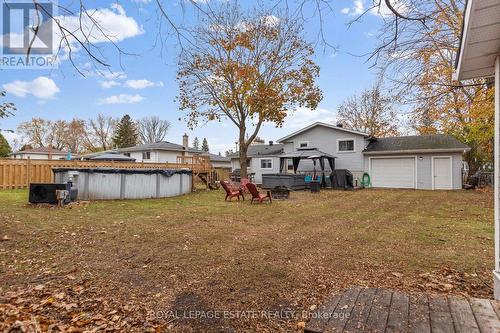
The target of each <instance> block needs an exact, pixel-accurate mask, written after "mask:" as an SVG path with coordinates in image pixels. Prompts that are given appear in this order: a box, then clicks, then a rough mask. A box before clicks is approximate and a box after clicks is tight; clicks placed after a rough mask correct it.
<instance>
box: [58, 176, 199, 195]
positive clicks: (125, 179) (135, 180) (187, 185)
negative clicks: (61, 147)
mask: <svg viewBox="0 0 500 333" xmlns="http://www.w3.org/2000/svg"><path fill="white" fill-rule="evenodd" d="M52 171H53V172H54V181H55V183H66V182H68V181H72V182H73V186H74V187H76V188H77V189H78V200H112V199H150V198H166V197H174V196H178V195H182V194H187V193H190V192H191V186H192V172H191V170H188V169H178V170H170V169H114V168H95V169H72V168H55V169H52Z"/></svg>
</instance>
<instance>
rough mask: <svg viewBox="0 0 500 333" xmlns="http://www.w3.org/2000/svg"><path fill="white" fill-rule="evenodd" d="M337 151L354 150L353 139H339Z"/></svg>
mask: <svg viewBox="0 0 500 333" xmlns="http://www.w3.org/2000/svg"><path fill="white" fill-rule="evenodd" d="M338 142H339V146H338V151H339V152H352V151H354V140H339V141H338Z"/></svg>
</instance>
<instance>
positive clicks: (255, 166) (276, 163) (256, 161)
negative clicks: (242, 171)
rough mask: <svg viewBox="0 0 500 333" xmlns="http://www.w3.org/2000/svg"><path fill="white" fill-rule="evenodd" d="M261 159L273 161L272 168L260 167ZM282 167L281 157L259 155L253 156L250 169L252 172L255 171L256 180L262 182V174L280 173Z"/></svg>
mask: <svg viewBox="0 0 500 333" xmlns="http://www.w3.org/2000/svg"><path fill="white" fill-rule="evenodd" d="M261 159H270V160H271V161H272V168H271V169H261V168H260V160H261ZM279 169H280V159H279V157H275V156H259V157H252V158H251V159H250V170H251V172H252V173H255V175H254V181H255V183H257V184H262V175H263V174H268V173H270V174H273V173H279Z"/></svg>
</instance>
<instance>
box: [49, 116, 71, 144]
mask: <svg viewBox="0 0 500 333" xmlns="http://www.w3.org/2000/svg"><path fill="white" fill-rule="evenodd" d="M68 125H69V124H68V122H67V121H65V120H56V121H54V122H50V123H49V125H48V126H49V127H50V134H49V136H48V139H47V140H48V143H47V145H48V146H51V147H53V148H55V149H58V150H62V149H64V148H65V147H66V146H67V135H68Z"/></svg>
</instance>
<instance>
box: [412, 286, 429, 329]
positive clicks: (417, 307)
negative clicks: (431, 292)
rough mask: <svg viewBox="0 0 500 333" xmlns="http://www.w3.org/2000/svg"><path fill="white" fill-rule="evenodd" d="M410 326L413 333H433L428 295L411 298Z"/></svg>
mask: <svg viewBox="0 0 500 333" xmlns="http://www.w3.org/2000/svg"><path fill="white" fill-rule="evenodd" d="M409 326H410V332H412V333H431V319H430V317H429V299H428V298H427V295H415V296H411V297H410V312H409Z"/></svg>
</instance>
